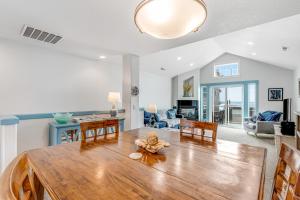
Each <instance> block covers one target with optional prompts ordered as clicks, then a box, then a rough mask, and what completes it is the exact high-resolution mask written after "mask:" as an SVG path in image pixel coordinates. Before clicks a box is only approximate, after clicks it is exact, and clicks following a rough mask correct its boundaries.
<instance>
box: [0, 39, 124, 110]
mask: <svg viewBox="0 0 300 200" xmlns="http://www.w3.org/2000/svg"><path fill="white" fill-rule="evenodd" d="M0 91H1V103H0V115H1V114H24V113H43V112H62V111H86V110H108V109H110V104H109V103H108V102H107V99H106V98H107V94H108V92H109V91H118V92H122V66H117V65H112V64H107V63H103V62H100V61H97V60H88V59H84V58H80V57H76V56H72V55H69V54H64V53H60V52H56V51H52V50H48V49H44V48H39V47H33V46H28V45H22V44H17V43H15V42H13V41H8V40H0Z"/></svg>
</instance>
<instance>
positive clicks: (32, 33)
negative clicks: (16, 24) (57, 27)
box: [22, 26, 62, 44]
mask: <svg viewBox="0 0 300 200" xmlns="http://www.w3.org/2000/svg"><path fill="white" fill-rule="evenodd" d="M22 35H23V36H24V37H28V38H31V39H35V40H39V41H43V42H47V43H51V44H56V43H57V42H59V41H60V40H61V39H62V37H61V36H59V35H55V34H53V33H48V32H46V31H42V30H39V29H36V28H33V27H30V26H24V29H23V31H22Z"/></svg>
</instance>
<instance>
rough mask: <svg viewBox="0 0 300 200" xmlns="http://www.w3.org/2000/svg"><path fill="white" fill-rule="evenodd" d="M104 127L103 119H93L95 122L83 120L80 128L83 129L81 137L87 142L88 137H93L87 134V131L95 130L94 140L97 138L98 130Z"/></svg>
mask: <svg viewBox="0 0 300 200" xmlns="http://www.w3.org/2000/svg"><path fill="white" fill-rule="evenodd" d="M102 128H104V122H103V121H93V122H82V123H80V129H81V137H82V138H81V139H82V142H83V143H86V141H87V139H88V138H91V137H89V136H88V135H87V131H93V132H94V136H93V138H94V141H96V140H97V136H98V133H97V130H98V129H102Z"/></svg>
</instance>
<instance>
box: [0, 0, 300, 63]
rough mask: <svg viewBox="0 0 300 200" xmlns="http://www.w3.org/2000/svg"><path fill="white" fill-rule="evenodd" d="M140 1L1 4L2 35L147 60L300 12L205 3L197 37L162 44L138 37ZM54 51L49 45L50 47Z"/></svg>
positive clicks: (269, 3) (279, 5)
mask: <svg viewBox="0 0 300 200" xmlns="http://www.w3.org/2000/svg"><path fill="white" fill-rule="evenodd" d="M140 1H141V0H109V1H108V0H84V1H83V0H51V1H49V0H48V1H41V0H26V1H20V0H1V1H0V27H1V29H0V36H2V37H5V38H11V39H15V40H19V41H24V42H27V43H32V44H36V45H41V46H46V45H45V44H37V42H36V41H30V40H26V41H25V39H24V38H22V37H21V36H20V31H21V29H22V27H23V25H24V24H27V25H32V26H34V27H36V28H40V29H41V30H46V31H49V32H53V33H56V34H59V35H62V36H63V37H64V40H63V41H61V42H60V44H57V45H56V46H55V47H54V48H57V49H59V50H62V51H67V52H70V53H74V54H80V55H83V56H86V57H91V58H95V57H98V55H99V54H103V53H105V54H111V55H118V54H122V53H133V54H138V55H145V54H149V53H153V52H157V51H161V50H165V49H169V48H173V47H177V46H180V45H184V44H188V43H192V42H196V41H199V40H203V39H206V38H210V37H214V36H217V35H220V34H224V33H229V32H232V31H236V30H240V29H243V28H246V27H250V26H254V25H258V24H262V23H266V22H269V21H273V20H276V19H280V18H283V17H287V16H291V15H294V14H297V13H300V1H299V0H288V1H287V0H263V1H262V0H251V1H245V0H244V1H241V0H230V1H229V0H205V3H206V4H207V8H208V18H207V21H206V23H205V24H204V26H203V27H202V28H201V30H200V31H199V32H197V33H191V34H189V35H188V36H186V37H183V38H180V39H175V40H159V39H155V38H152V37H150V36H148V35H146V34H141V33H139V31H138V29H137V28H136V27H135V24H134V21H133V15H134V10H135V7H136V6H137V4H138V3H139V2H140ZM48 46H49V45H48Z"/></svg>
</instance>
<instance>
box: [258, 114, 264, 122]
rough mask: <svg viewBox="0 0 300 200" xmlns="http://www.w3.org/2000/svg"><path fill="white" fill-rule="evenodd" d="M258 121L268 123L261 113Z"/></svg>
mask: <svg viewBox="0 0 300 200" xmlns="http://www.w3.org/2000/svg"><path fill="white" fill-rule="evenodd" d="M257 121H266V120H265V117H264V116H263V115H262V114H261V113H258V116H257Z"/></svg>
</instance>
